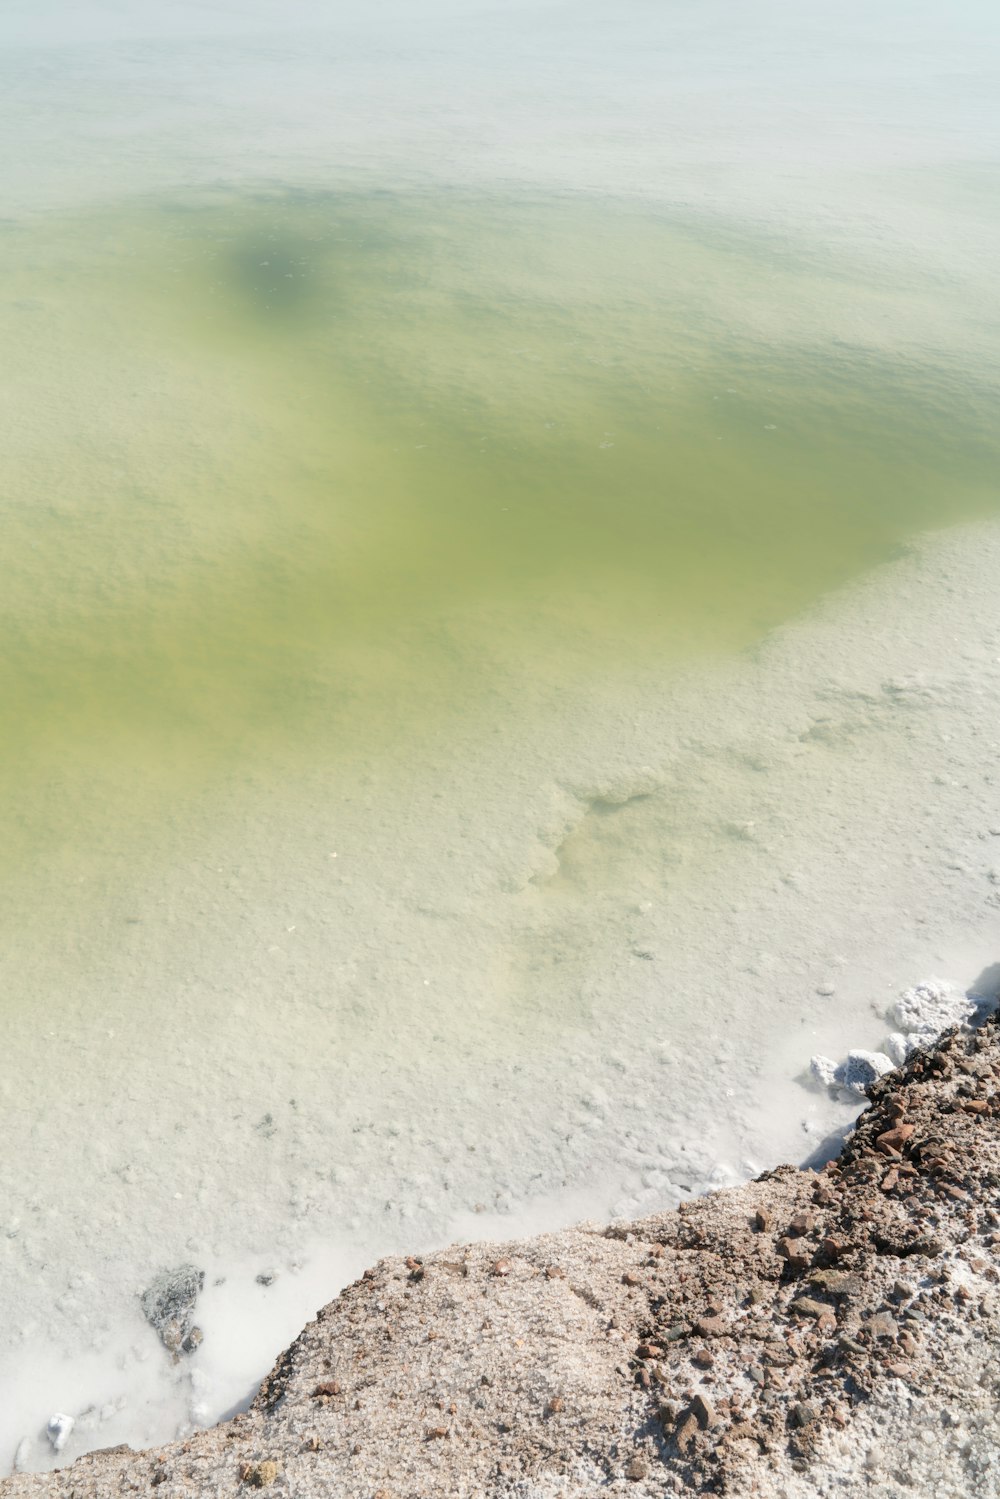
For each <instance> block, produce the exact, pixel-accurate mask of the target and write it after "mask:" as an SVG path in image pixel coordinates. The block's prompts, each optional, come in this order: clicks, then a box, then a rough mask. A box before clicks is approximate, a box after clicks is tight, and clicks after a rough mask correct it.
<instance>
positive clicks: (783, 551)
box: [0, 0, 1000, 1466]
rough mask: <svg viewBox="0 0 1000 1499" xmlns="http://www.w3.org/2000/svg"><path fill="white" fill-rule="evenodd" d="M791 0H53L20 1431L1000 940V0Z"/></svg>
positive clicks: (44, 23) (40, 351) (19, 813)
mask: <svg viewBox="0 0 1000 1499" xmlns="http://www.w3.org/2000/svg"><path fill="white" fill-rule="evenodd" d="M785 9H786V8H785V7H783V6H774V7H771V8H768V7H766V6H765V7H763V8H762V9H761V8H758V9H756V10H755V14H754V16H753V18H752V19H749V18H748V16H747V15H746V14H745V12H744V8H743V7H742V6H736V5H731V4H728V3H726V0H712V3H711V4H709V5H708V6H707V7H706V6H705V5H704V4H702V5H699V6H698V7H697V8H694V7H689V6H686V5H677V6H666V7H664V6H659V5H657V6H652V5H650V6H647V5H644V4H636V5H635V6H634V7H629V8H627V9H626V11H625V12H623V13H622V15H620V16H617V17H616V18H615V21H614V23H613V24H612V23H611V22H610V21H609V20H608V17H607V16H606V15H605V14H604V12H603V10H602V8H600V7H597V6H594V7H590V6H587V5H583V6H580V7H574V8H573V9H572V11H571V10H570V9H568V8H567V7H564V6H562V5H558V4H554V3H553V4H543V3H537V4H534V3H533V4H532V5H526V6H512V7H505V9H504V11H503V13H502V14H501V13H499V12H497V13H496V14H494V13H493V12H492V11H490V10H489V9H486V8H484V9H482V10H480V9H477V8H476V7H475V6H473V7H469V6H468V5H464V6H462V7H461V8H457V7H448V6H444V5H435V6H432V5H430V4H429V3H427V4H422V3H421V4H417V3H412V4H400V5H398V6H394V7H392V8H391V10H390V8H389V7H385V8H384V9H382V10H380V12H379V14H378V15H377V16H367V15H365V14H363V13H361V12H358V13H357V14H355V13H354V12H352V11H350V10H342V11H341V12H340V13H339V14H337V15H336V16H329V15H327V14H325V12H321V11H320V10H319V9H318V8H317V7H315V6H313V5H312V4H310V3H308V0H297V3H294V4H286V5H283V6H282V7H281V8H280V11H279V8H278V7H276V6H275V5H273V4H271V3H270V0H257V3H255V4H253V5H249V6H246V7H241V9H240V12H239V14H236V13H235V12H233V11H230V10H227V9H226V8H224V7H218V8H216V7H214V6H205V5H191V6H179V7H178V6H175V7H171V8H170V9H169V11H168V10H166V9H163V8H161V7H156V6H153V5H149V6H147V5H144V4H142V3H140V0H130V3H128V4H126V5H124V6H112V5H110V4H107V5H105V4H102V3H96V0H94V3H88V4H85V5H77V6H74V7H72V8H71V9H67V8H66V7H65V6H64V5H63V4H61V3H55V0H50V3H49V4H48V5H47V7H45V6H43V7H41V9H39V7H38V6H37V5H32V6H27V5H22V4H20V0H12V3H11V4H9V5H8V6H7V7H6V9H5V16H4V20H3V21H2V22H0V36H3V37H4V38H5V41H6V51H5V53H4V54H2V55H0V85H2V87H0V116H2V117H3V123H4V125H5V129H6V130H7V131H8V133H9V136H10V138H11V139H12V140H14V141H16V142H17V144H18V149H17V150H15V151H14V152H12V153H10V155H9V157H8V159H7V161H6V164H5V166H4V177H3V181H4V190H5V204H6V209H5V212H6V217H5V219H4V220H3V223H2V224H0V271H2V277H0V287H2V292H0V342H2V347H3V349H4V360H3V367H2V370H0V400H2V403H3V409H4V413H5V431H6V438H5V444H4V453H3V486H2V491H0V505H2V515H3V522H2V526H0V565H2V576H3V580H4V586H3V592H2V596H0V639H2V641H3V651H2V653H0V691H2V702H3V713H4V753H3V757H2V762H0V894H2V898H3V909H4V918H3V923H4V932H3V942H2V958H0V962H2V967H3V975H2V981H0V1025H2V1037H3V1055H4V1059H5V1066H4V1068H3V1069H2V1072H0V1097H2V1099H3V1110H4V1114H3V1117H4V1127H5V1130H6V1138H7V1140H8V1151H7V1153H6V1155H5V1156H4V1158H3V1159H2V1160H0V1227H2V1229H3V1234H2V1235H0V1264H2V1268H3V1276H2V1280H0V1284H2V1285H3V1286H4V1287H5V1288H6V1289H5V1290H4V1292H3V1296H4V1297H6V1300H5V1301H4V1300H2V1299H0V1313H2V1315H0V1324H2V1325H3V1326H4V1327H5V1328H6V1333H5V1340H4V1342H3V1346H2V1348H0V1366H2V1367H3V1369H4V1370H5V1371H6V1372H7V1373H9V1374H10V1375H11V1377H12V1378H14V1377H16V1379H17V1381H18V1386H19V1390H20V1394H19V1397H18V1402H17V1403H16V1404H15V1405H11V1406H9V1407H7V1412H8V1414H7V1415H6V1416H0V1462H9V1461H10V1460H12V1458H13V1452H14V1449H15V1447H16V1446H17V1445H18V1443H19V1442H20V1441H21V1439H22V1438H27V1439H28V1447H27V1449H25V1452H26V1455H25V1456H24V1461H25V1462H26V1463H27V1464H28V1465H30V1466H40V1465H44V1464H46V1463H49V1464H51V1463H52V1462H55V1461H56V1456H55V1454H53V1453H52V1451H51V1450H50V1448H49V1447H48V1445H47V1443H46V1442H45V1440H44V1437H43V1436H42V1434H41V1428H42V1427H43V1426H44V1422H45V1420H46V1419H47V1418H48V1415H50V1414H51V1409H50V1407H51V1408H55V1407H57V1406H58V1407H60V1408H63V1409H66V1410H70V1411H72V1412H73V1413H74V1414H76V1415H77V1416H78V1418H79V1427H78V1431H77V1434H76V1435H75V1437H74V1438H73V1445H72V1446H71V1447H69V1448H67V1453H66V1455H68V1456H72V1455H74V1454H75V1453H76V1452H78V1451H81V1450H84V1448H85V1447H86V1446H88V1445H91V1446H92V1445H106V1444H107V1443H108V1442H110V1441H113V1440H129V1441H152V1440H157V1441H159V1440H163V1439H164V1438H165V1437H166V1436H168V1435H169V1434H170V1433H171V1431H173V1430H174V1429H175V1428H176V1427H177V1426H178V1424H183V1423H184V1422H185V1421H189V1420H192V1419H193V1420H206V1419H213V1418H215V1417H216V1416H218V1414H219V1413H220V1412H221V1411H223V1410H224V1409H225V1408H226V1407H227V1406H228V1405H229V1404H231V1403H232V1402H233V1401H234V1400H236V1399H238V1398H240V1397H241V1396H242V1395H243V1394H245V1391H246V1389H247V1388H248V1387H249V1386H250V1385H251V1384H252V1382H253V1380H254V1379H256V1378H259V1376H260V1374H261V1373H262V1372H263V1369H264V1366H265V1365H266V1363H267V1361H268V1359H269V1358H270V1357H272V1356H273V1354H274V1353H275V1352H276V1351H277V1348H278V1346H280V1343H281V1341H283V1340H284V1339H285V1338H287V1337H288V1336H290V1335H291V1334H292V1333H293V1332H294V1330H295V1327H296V1325H297V1323H298V1322H299V1321H300V1320H301V1319H302V1318H303V1317H304V1316H305V1315H307V1314H308V1312H309V1311H310V1310H311V1308H312V1306H313V1305H314V1303H315V1301H316V1300H317V1299H319V1298H320V1297H322V1296H324V1295H326V1294H327V1293H328V1292H329V1293H332V1292H333V1291H334V1290H335V1289H336V1285H337V1283H338V1281H339V1280H341V1279H343V1278H344V1277H346V1276H347V1275H348V1274H349V1273H353V1271H354V1270H355V1269H356V1267H357V1264H359V1263H360V1262H361V1261H362V1260H363V1258H364V1257H365V1256H369V1255H372V1254H376V1253H381V1252H384V1251H386V1250H388V1249H390V1248H392V1247H394V1246H406V1247H408V1248H413V1247H414V1242H415V1241H414V1238H413V1236H414V1235H418V1236H419V1238H420V1241H421V1242H423V1243H430V1242H433V1241H435V1240H439V1239H441V1238H443V1237H446V1236H447V1234H449V1233H463V1234H470V1233H472V1232H474V1231H476V1228H477V1226H478V1225H483V1226H485V1227H486V1228H488V1229H489V1231H491V1232H502V1231H503V1225H504V1224H508V1223H509V1224H510V1225H511V1226H512V1228H513V1226H516V1225H517V1224H524V1223H535V1222H547V1223H551V1222H555V1221H559V1220H560V1219H561V1218H562V1219H565V1218H567V1217H571V1216H572V1217H576V1216H580V1215H581V1214H582V1213H584V1212H587V1211H592V1212H594V1213H595V1214H603V1213H606V1212H608V1211H611V1210H612V1209H617V1210H620V1211H622V1212H628V1211H635V1210H637V1208H638V1207H640V1206H641V1207H643V1208H647V1209H648V1208H651V1207H654V1206H656V1205H658V1204H660V1203H668V1202H670V1201H672V1200H674V1199H675V1198H676V1196H677V1194H678V1193H683V1192H686V1191H690V1190H694V1189H700V1188H702V1187H704V1186H705V1185H706V1184H707V1183H709V1182H711V1181H722V1180H727V1179H732V1177H734V1176H738V1175H740V1174H741V1173H742V1174H745V1173H746V1172H748V1171H750V1170H752V1169H754V1167H755V1166H757V1165H760V1164H763V1163H765V1162H767V1161H769V1160H772V1159H775V1158H776V1157H777V1156H778V1155H779V1154H783V1153H784V1154H792V1155H795V1154H799V1155H801V1154H805V1153H806V1151H807V1150H808V1149H812V1148H814V1146H815V1145H816V1144H817V1142H818V1140H819V1138H820V1137H821V1136H822V1134H823V1133H824V1131H826V1130H828V1129H832V1128H834V1127H836V1126H837V1125H838V1124H840V1125H842V1124H843V1123H844V1121H845V1119H846V1118H847V1117H848V1115H847V1113H845V1110H844V1109H843V1108H842V1107H840V1106H838V1105H834V1104H832V1103H831V1102H830V1101H829V1100H825V1099H818V1098H816V1097H815V1096H813V1095H809V1094H808V1093H806V1092H805V1091H804V1090H803V1088H802V1087H801V1083H800V1081H799V1080H797V1078H798V1075H799V1073H800V1071H801V1069H802V1068H803V1066H804V1065H805V1062H806V1061H807V1058H808V1054H809V1051H810V1050H812V1049H817V1048H818V1047H820V1046H821V1045H822V1047H824V1048H835V1047H837V1046H841V1047H846V1046H847V1045H849V1044H852V1043H854V1042H858V1041H862V1042H867V1043H869V1044H877V1043H878V1042H879V1040H880V1037H881V1032H880V1030H879V1025H880V1024H881V1022H880V1021H878V1020H873V1018H872V1015H871V1010H872V1007H873V1006H874V1007H875V1008H876V1009H878V1008H880V1007H883V1008H884V1004H885V1003H886V1002H887V1000H888V998H889V997H891V994H892V992H893V988H894V986H895V987H899V985H900V984H902V983H909V982H913V981H915V980H917V979H920V978H922V977H924V976H925V974H924V971H923V965H925V964H927V963H930V962H933V963H935V964H938V963H940V964H942V965H944V966H945V967H946V968H948V967H949V965H951V966H950V968H949V971H948V972H947V974H946V976H948V977H953V978H956V979H958V980H959V981H971V980H972V979H973V978H974V977H975V974H976V972H977V971H978V969H977V964H979V965H980V966H981V965H982V964H983V963H985V961H986V960H987V959H988V958H989V957H990V956H995V953H991V952H990V951H989V950H988V944H989V941H990V940H991V938H990V936H989V934H990V933H991V932H993V931H994V929H995V926H996V922H995V917H994V910H995V902H994V903H993V905H992V906H991V905H990V904H989V901H990V899H991V895H990V892H991V891H992V889H993V885H991V884H990V882H989V881H990V878H991V876H990V875H989V870H990V869H991V868H992V867H993V866H992V864H991V863H990V860H991V858H992V857H993V855H992V853H991V849H992V847H993V845H992V843H991V841H990V840H991V839H992V837H993V834H992V833H991V831H990V829H991V827H992V826H994V824H995V825H996V826H1000V807H996V809H995V811H990V810H989V809H990V808H992V806H993V803H994V802H995V800H996V788H995V787H993V786H992V782H991V780H990V777H989V765H990V764H991V763H992V760H991V756H992V755H993V749H994V748H995V746H993V747H992V748H991V740H990V735H991V734H992V733H993V732H994V730H993V728H992V727H991V725H992V724H995V715H994V711H993V709H994V703H995V699H996V696H997V692H998V684H997V682H996V680H995V679H996V672H995V670H994V664H995V659H996V658H997V657H998V656H1000V642H998V641H997V639H996V629H995V609H994V608H993V597H994V592H993V587H992V580H993V579H994V578H995V569H994V570H993V571H991V567H992V564H991V562H990V559H991V558H992V557H994V556H995V553H996V544H997V543H996V531H995V528H993V527H991V526H990V525H989V521H990V518H991V517H995V516H996V515H997V514H998V511H1000V486H998V484H997V474H998V472H1000V467H998V461H997V460H998V452H997V449H998V446H1000V441H998V437H997V433H996V424H995V410H996V396H997V376H998V365H1000V361H998V354H1000V334H998V327H1000V323H998V316H997V300H996V284H995V270H994V267H995V264H996V254H995V250H996V239H997V232H996V231H997V227H998V219H997V210H996V198H995V191H994V189H995V184H996V181H997V174H998V164H997V162H998V154H1000V153H998V151H997V149H996V144H995V136H996V123H997V122H996V102H995V101H996V98H997V97H1000V95H998V94H997V91H996V89H995V87H994V85H993V69H994V61H993V60H992V58H993V53H994V50H995V41H996V36H995V18H993V17H991V16H987V14H986V12H985V10H982V9H981V8H979V7H978V6H976V5H973V4H971V3H970V4H968V5H966V6H963V7H962V8H960V11H959V12H958V13H957V14H950V15H949V17H948V18H947V21H945V19H944V18H942V17H940V16H939V15H938V14H937V13H936V8H935V7H934V6H931V5H927V6H925V7H921V6H915V7H914V6H907V7H906V8H905V11H904V8H902V7H896V6H894V5H892V4H890V3H888V0H886V3H884V4H881V5H876V6H871V5H865V6H860V5H859V6H851V5H847V6H844V7H840V8H839V9H838V13H837V16H836V20H835V23H834V22H833V21H831V20H830V18H829V17H828V16H827V15H826V13H825V12H822V11H821V10H820V8H819V7H810V6H804V7H801V8H800V9H799V10H797V12H796V16H795V18H794V23H793V22H791V21H790V20H789V17H788V16H787V14H786V13H785ZM390 23H391V24H390ZM903 23H905V26H904V29H903V31H902V32H901V31H900V26H901V24H903ZM901 36H902V38H903V40H902V41H901V40H900V38H901ZM964 522H973V523H975V522H986V524H984V525H981V526H980V529H978V530H977V529H976V528H975V526H973V529H971V530H970V531H969V532H968V536H967V538H966V537H964V536H963V533H961V532H960V533H958V536H959V539H958V540H957V541H954V542H952V541H950V540H949V539H948V538H947V537H945V538H943V539H942V541H941V543H940V549H939V550H934V549H933V548H930V549H929V550H925V551H921V552H920V553H919V555H918V557H917V559H916V560H914V559H912V558H909V559H908V558H907V553H908V549H909V547H910V545H911V543H913V542H914V540H915V538H918V537H919V536H921V535H922V533H925V532H927V531H928V530H931V531H935V530H944V529H946V528H948V527H950V526H952V525H956V524H958V523H964ZM924 545H925V544H924V543H923V542H921V543H920V546H921V547H924ZM894 558H896V559H902V560H899V561H898V562H897V563H896V564H895V569H893V567H890V568H889V570H888V571H887V572H886V573H885V576H884V580H881V581H880V580H879V579H876V581H874V582H873V583H872V584H871V586H870V589H869V591H867V592H866V591H865V587H866V586H867V585H864V583H863V580H864V579H865V578H866V576H867V575H868V574H869V573H870V572H871V570H872V569H873V568H877V567H878V566H879V565H880V564H882V563H886V562H890V561H891V559H894ZM859 584H860V585H861V591H860V592H859V593H858V594H857V596H856V597H855V595H853V594H852V593H851V592H850V588H851V587H852V586H855V585H859ZM838 589H847V590H848V592H847V594H846V596H845V602H843V603H839V602H834V603H827V602H825V601H827V600H828V599H829V598H830V596H831V595H833V594H834V593H835V591H836V590H838ZM817 609H818V611H819V612H818V614H817V613H815V611H816V610H817ZM810 611H814V612H813V613H812V614H811V613H810ZM800 616H804V617H805V622H804V623H803V624H802V625H801V626H800V625H798V624H795V623H790V622H794V621H796V620H797V619H798V618H799V617H800ZM928 818H932V819H934V821H932V822H930V823H928V822H927V821H926V819H928ZM942 829H944V831H942ZM831 990H835V992H836V996H837V997H836V1001H835V1003H833V1004H832V1005H831V1004H823V1003H820V1004H819V1007H817V995H818V994H819V995H822V994H827V993H829V991H831ZM865 1027H868V1031H866V1030H865ZM873 1028H874V1029H873ZM869 1031H871V1034H869ZM191 1257H193V1258H194V1259H195V1260H196V1261H197V1262H198V1263H199V1264H201V1265H204V1266H206V1267H208V1268H209V1270H210V1289H209V1292H208V1294H207V1297H206V1305H205V1308H204V1309H203V1320H204V1324H205V1327H206V1330H207V1333H208V1336H207V1338H206V1343H205V1345H204V1347H203V1349H202V1351H201V1352H200V1353H199V1354H198V1355H197V1357H196V1359H195V1360H194V1361H193V1363H192V1365H191V1366H190V1369H189V1368H187V1367H185V1368H184V1369H182V1370H180V1371H176V1370H171V1369H170V1368H169V1367H167V1366H166V1363H165V1361H164V1362H163V1364H162V1365H161V1363H160V1361H159V1357H160V1350H159V1349H158V1347H157V1345H156V1344H155V1342H154V1341H152V1334H151V1333H150V1332H149V1329H148V1328H146V1327H145V1326H144V1325H143V1324H142V1322H141V1319H140V1318H139V1315H138V1312H137V1305H136V1298H135V1293H136V1292H137V1291H138V1290H141V1289H142V1287H143V1285H144V1284H145V1283H147V1282H148V1279H149V1277H150V1275H151V1274H152V1273H153V1272H154V1271H155V1270H156V1269H157V1268H159V1266H160V1265H161V1264H176V1263H178V1262H180V1261H182V1260H183V1259H186V1258H191ZM258 1270H259V1271H270V1270H277V1271H278V1276H277V1279H276V1281H275V1282H274V1285H273V1287H265V1288H262V1287H260V1286H258V1285H257V1283H256V1281H255V1279H254V1276H255V1274H256V1273H257V1271H258ZM223 1280H224V1282H225V1284H224V1285H222V1284H213V1283H212V1282H213V1281H218V1282H220V1283H221V1282H222V1281H223ZM240 1326H243V1328H244V1333H245V1341H243V1338H242V1337H241V1336H237V1333H236V1331H235V1329H236V1328H238V1327H240ZM247 1329H252V1331H247ZM224 1350H225V1351H224ZM192 1371H193V1375H194V1378H193V1379H192V1378H191V1377H190V1376H191V1373H192ZM199 1380H200V1381H201V1383H200V1384H199ZM122 1402H124V1404H123V1403H122Z"/></svg>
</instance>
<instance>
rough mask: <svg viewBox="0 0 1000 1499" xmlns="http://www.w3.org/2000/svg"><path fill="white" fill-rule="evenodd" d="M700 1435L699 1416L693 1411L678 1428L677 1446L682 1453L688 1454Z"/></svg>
mask: <svg viewBox="0 0 1000 1499" xmlns="http://www.w3.org/2000/svg"><path fill="white" fill-rule="evenodd" d="M697 1435H698V1418H697V1417H696V1416H695V1415H694V1414H693V1413H692V1414H690V1415H687V1416H685V1418H684V1420H683V1421H682V1422H681V1424H680V1426H679V1427H678V1428H677V1447H678V1450H679V1451H680V1452H681V1453H682V1454H685V1455H686V1454H687V1453H688V1452H689V1451H690V1450H691V1447H692V1446H693V1444H694V1439H695V1437H696V1436H697Z"/></svg>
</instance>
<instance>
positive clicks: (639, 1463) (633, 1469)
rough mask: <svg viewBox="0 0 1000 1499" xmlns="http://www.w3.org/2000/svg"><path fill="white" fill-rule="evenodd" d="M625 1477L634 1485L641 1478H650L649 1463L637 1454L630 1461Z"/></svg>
mask: <svg viewBox="0 0 1000 1499" xmlns="http://www.w3.org/2000/svg"><path fill="white" fill-rule="evenodd" d="M625 1477H626V1478H629V1479H631V1480H632V1482H633V1483H635V1482H637V1481H638V1480H639V1479H640V1478H648V1477H649V1463H648V1462H647V1461H646V1459H645V1458H644V1457H643V1456H642V1454H641V1453H638V1452H637V1453H636V1454H635V1456H634V1457H633V1458H630V1459H629V1462H628V1465H627V1467H626V1469H625Z"/></svg>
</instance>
